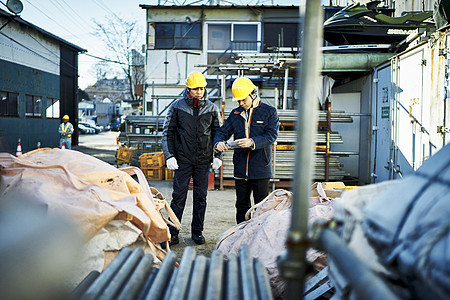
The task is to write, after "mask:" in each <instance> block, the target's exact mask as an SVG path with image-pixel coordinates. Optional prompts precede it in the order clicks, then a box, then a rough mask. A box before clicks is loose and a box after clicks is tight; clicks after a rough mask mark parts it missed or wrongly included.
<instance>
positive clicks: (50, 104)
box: [46, 98, 59, 119]
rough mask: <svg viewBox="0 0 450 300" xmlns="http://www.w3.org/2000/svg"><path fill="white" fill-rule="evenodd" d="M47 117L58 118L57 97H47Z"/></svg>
mask: <svg viewBox="0 0 450 300" xmlns="http://www.w3.org/2000/svg"><path fill="white" fill-rule="evenodd" d="M46 115H47V119H59V99H55V98H47V111H46Z"/></svg>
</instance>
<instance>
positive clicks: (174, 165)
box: [166, 157, 178, 170]
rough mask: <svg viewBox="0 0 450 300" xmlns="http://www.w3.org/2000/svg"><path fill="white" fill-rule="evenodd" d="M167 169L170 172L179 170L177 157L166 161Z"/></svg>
mask: <svg viewBox="0 0 450 300" xmlns="http://www.w3.org/2000/svg"><path fill="white" fill-rule="evenodd" d="M166 165H167V169H170V170H177V169H178V163H177V159H176V158H175V157H171V158H169V159H168V160H167V161H166Z"/></svg>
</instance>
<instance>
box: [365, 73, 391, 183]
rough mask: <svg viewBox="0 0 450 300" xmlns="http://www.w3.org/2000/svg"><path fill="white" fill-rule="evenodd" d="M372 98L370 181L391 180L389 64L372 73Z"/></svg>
mask: <svg viewBox="0 0 450 300" xmlns="http://www.w3.org/2000/svg"><path fill="white" fill-rule="evenodd" d="M372 91H373V96H372V99H373V101H372V139H371V151H370V152H371V154H370V156H371V178H372V179H371V181H372V182H381V181H385V180H389V179H391V173H392V168H391V163H390V161H391V148H392V144H391V116H392V108H391V95H392V94H391V93H392V91H391V64H387V65H383V66H381V67H380V68H378V69H376V70H375V72H374V80H373V88H372Z"/></svg>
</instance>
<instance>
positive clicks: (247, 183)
mask: <svg viewBox="0 0 450 300" xmlns="http://www.w3.org/2000/svg"><path fill="white" fill-rule="evenodd" d="M269 180H270V178H266V179H251V180H244V179H235V188H236V222H237V223H238V224H239V223H241V222H243V221H245V213H246V212H247V211H248V210H249V209H250V207H251V206H252V205H251V201H250V194H251V192H252V191H253V200H254V201H255V204H256V203H259V202H261V200H263V199H264V198H266V197H267V195H269Z"/></svg>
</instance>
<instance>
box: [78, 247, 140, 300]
mask: <svg viewBox="0 0 450 300" xmlns="http://www.w3.org/2000/svg"><path fill="white" fill-rule="evenodd" d="M131 252H132V251H131V249H130V248H128V247H126V248H123V249H122V250H120V252H119V254H117V256H116V258H114V259H113V261H112V262H111V263H110V264H109V266H108V267H106V269H105V270H104V271H103V272H102V273H101V274H100V276H98V278H97V280H95V281H94V283H93V284H92V285H91V286H90V287H89V288H88V290H87V291H86V293H85V294H84V295H83V298H82V299H83V300H89V299H97V297H98V296H99V295H101V293H102V292H103V290H104V289H105V287H106V286H107V285H108V284H109V282H110V281H111V279H112V278H113V277H114V275H116V273H117V272H118V270H119V269H120V267H121V266H122V264H123V263H124V262H125V261H126V260H127V258H128V257H129V256H130V254H131Z"/></svg>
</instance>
